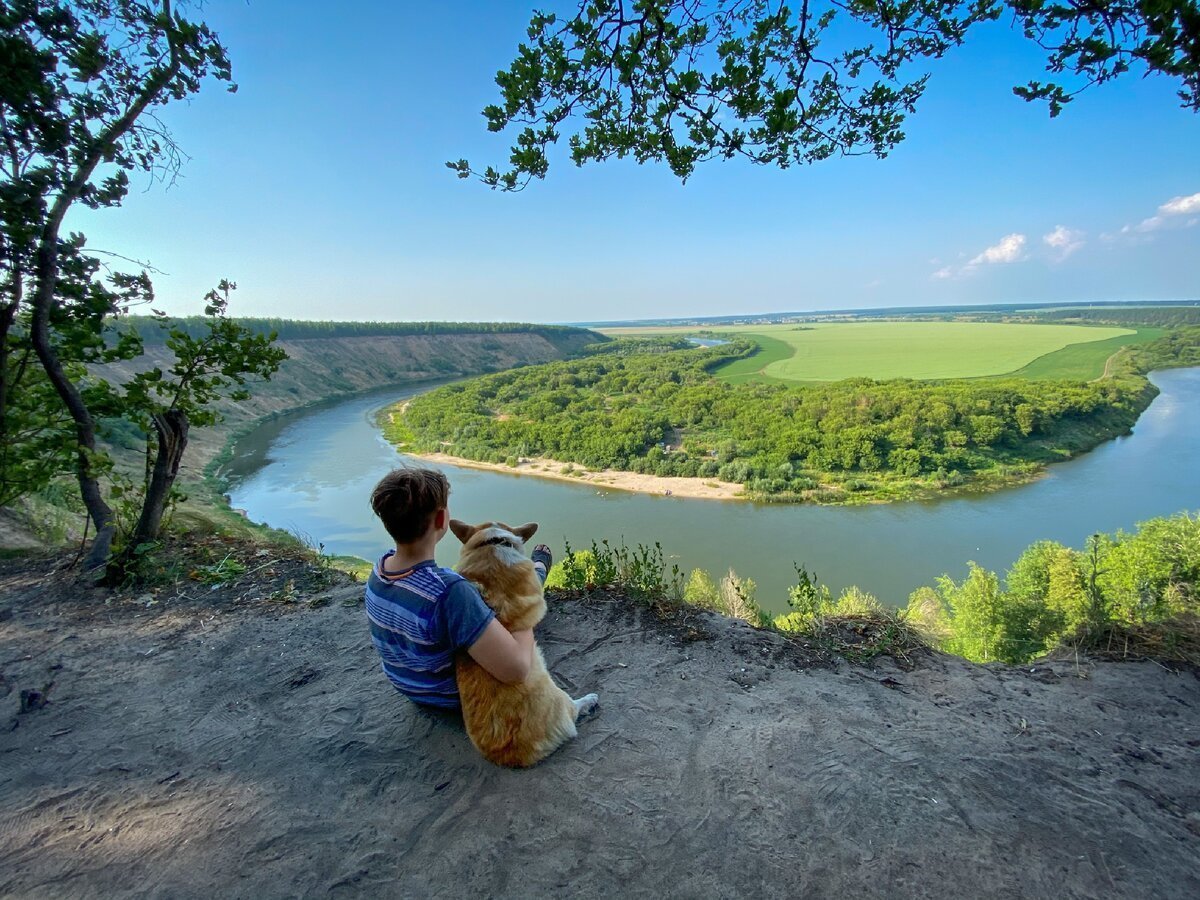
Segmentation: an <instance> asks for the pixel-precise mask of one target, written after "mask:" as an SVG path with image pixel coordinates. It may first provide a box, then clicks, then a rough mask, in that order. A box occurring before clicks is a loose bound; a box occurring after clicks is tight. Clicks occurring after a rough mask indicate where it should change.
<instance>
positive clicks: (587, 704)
mask: <svg viewBox="0 0 1200 900" xmlns="http://www.w3.org/2000/svg"><path fill="white" fill-rule="evenodd" d="M599 709H600V697H599V695H597V694H585V695H584V696H582V697H580V698H579V699H578V700H576V701H575V719H576V721H578V720H579V719H582V718H584V717H585V716H590V715H592V714H593V713H595V712H596V711H597V710H599Z"/></svg>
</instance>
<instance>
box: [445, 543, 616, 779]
mask: <svg viewBox="0 0 1200 900" xmlns="http://www.w3.org/2000/svg"><path fill="white" fill-rule="evenodd" d="M450 530H451V531H453V532H454V536H455V537H457V538H458V539H459V540H460V541H462V544H463V548H462V555H461V556H460V557H459V561H458V574H459V575H462V576H463V577H464V578H466V579H469V580H470V581H473V582H474V583H475V584H476V585H477V586H478V588H479V591H480V593H481V594H482V595H483V599H484V602H485V603H487V605H488V606H490V607H491V608H492V609H493V610H494V611H495V613H496V618H497V619H498V620H499V621H500V624H501V625H503V626H504V627H505V628H507V629H508V630H509V631H524V630H526V629H529V628H533V626H534V625H536V624H537V623H538V622H540V621H541V620H542V617H543V616H545V615H546V599H545V597H544V595H543V594H542V584H541V582H540V581H538V577H537V572H536V570H535V569H534V567H533V561H532V560H531V559H529V558H528V557H527V556H525V542H526V541H527V540H529V538H531V537H533V533H534V532H535V531H537V525H536V524H535V523H530V524H528V525H522V526H521V527H520V528H511V527H510V526H508V525H505V524H504V523H503V522H484V523H483V524H482V525H467V524H466V523H465V522H460V521H458V519H451V520H450ZM455 668H456V676H457V678H458V694H459V698H460V699H461V701H462V713H463V722H464V723H465V724H466V726H467V735H468V736H469V737H470V738H471V743H473V744H474V745H475V747H476V749H478V750H479V752H480V753H482V754H483V755H484V756H485V757H486V758H487V759H489V760H491V761H492V762H494V763H496V764H497V765H501V766H517V767H524V766H532V765H533V764H534V763H536V762H539V761H540V760H543V759H545V758H546V757H547V756H549V755H550V754H551V753H553V752H554V751H555V750H557V749H558V748H559V747H560V746H562V745H563V744H564V743H565V742H567V741H569V740H570V739H571V738H573V737H575V721H576V720H577V719H578V718H579V717H580V716H582V715H586V714H587V713H590V712H592V710H594V709H595V708H596V707H597V706H598V705H599V702H600V700H599V698H598V697H597V696H596V695H595V694H588V695H587V696H585V697H581V698H580V699H578V700H572V699H571V698H570V697H569V696H568V695H567V693H566V691H564V690H563V689H562V688H560V687H559V686H558V685H556V684H555V683H554V682H553V680H551V678H550V673H549V672H547V671H546V661H545V660H544V659H543V658H542V651H541V649H540V648H539V647H538V646H537V644H534V647H533V663H532V665H531V666H530V669H529V676H528V677H527V678H526V679H525V680H524V681H522V682H521V683H520V684H503V683H502V682H500V681H497V680H496V679H495V678H493V677H492V676H491V675H490V674H489V673H488V672H487V670H485V669H484V668H483V667H482V666H481V665H479V663H477V662H475V660H473V659H472V658H471V657H470V656H469V655H468V654H466V653H460V654H459V655H458V658H457V660H456V663H455Z"/></svg>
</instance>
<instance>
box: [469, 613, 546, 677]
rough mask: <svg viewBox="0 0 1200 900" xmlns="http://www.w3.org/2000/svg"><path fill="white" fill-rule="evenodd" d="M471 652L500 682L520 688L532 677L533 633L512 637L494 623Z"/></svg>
mask: <svg viewBox="0 0 1200 900" xmlns="http://www.w3.org/2000/svg"><path fill="white" fill-rule="evenodd" d="M467 652H468V653H469V654H471V658H472V659H473V660H475V662H477V663H479V664H480V665H481V666H483V667H484V668H485V669H486V670H487V671H488V673H489V674H491V676H492V677H493V678H495V679H496V680H497V681H501V682H503V683H504V684H518V683H520V682H522V681H524V680H525V678H526V677H527V676H528V675H529V668H530V666H532V665H533V631H531V630H528V629H527V630H525V631H514V632H511V633H510V632H509V631H508V629H507V628H505V627H504V626H503V625H501V624H500V623H499V622H498V621H497V620H496V619H492V621H490V622H488V625H487V628H485V629H484V630H483V634H481V635H480V636H479V639H478V640H476V641H475V643H473V644H472V645H471V646H470V647H468V648H467Z"/></svg>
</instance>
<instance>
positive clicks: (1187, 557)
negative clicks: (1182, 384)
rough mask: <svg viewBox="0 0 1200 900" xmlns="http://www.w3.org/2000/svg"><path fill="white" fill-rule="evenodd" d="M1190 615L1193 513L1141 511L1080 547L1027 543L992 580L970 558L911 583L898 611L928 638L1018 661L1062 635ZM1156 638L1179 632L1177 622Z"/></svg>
mask: <svg viewBox="0 0 1200 900" xmlns="http://www.w3.org/2000/svg"><path fill="white" fill-rule="evenodd" d="M1197 613H1200V516H1193V515H1189V514H1188V513H1179V514H1178V515H1174V516H1170V517H1168V518H1160V519H1151V520H1150V521H1148V522H1143V523H1142V524H1141V525H1139V526H1138V530H1137V531H1136V532H1134V533H1133V534H1126V533H1124V532H1118V533H1117V534H1115V535H1108V534H1098V535H1094V536H1093V537H1092V538H1091V540H1090V541H1089V542H1088V545H1087V547H1086V548H1085V549H1084V550H1082V551H1078V550H1073V549H1071V548H1069V547H1064V546H1063V545H1062V544H1058V543H1055V542H1053V541H1041V542H1039V543H1036V544H1034V545H1033V546H1031V547H1029V548H1028V549H1027V550H1026V551H1025V552H1024V553H1023V554H1022V555H1021V557H1020V558H1019V559H1018V560H1017V561H1016V562H1015V563H1013V566H1012V568H1011V569H1009V570H1008V573H1007V575H1006V576H1005V577H1004V579H1003V580H1002V579H1001V578H1000V577H999V576H998V575H997V574H996V573H995V572H989V571H987V570H985V569H983V568H981V567H980V566H977V565H976V564H975V563H970V565H969V569H968V574H967V577H966V578H965V579H963V581H961V582H956V581H954V580H953V579H952V578H950V577H949V576H943V577H942V578H940V579H939V580H938V583H937V585H936V587H924V588H920V589H919V590H917V591H916V592H914V593H913V595H912V597H911V598H910V600H909V605H908V610H907V617H908V619H909V621H910V622H912V623H913V624H915V625H917V626H918V627H919V628H920V629H921V630H922V631H923V632H924V633H925V635H926V636H927V638H929V639H930V640H932V642H933V643H935V644H937V645H938V646H940V647H941V648H942V649H944V650H948V651H949V652H951V653H957V654H959V655H960V656H965V657H967V658H968V659H972V660H975V661H977V662H988V661H990V660H1002V661H1004V662H1012V663H1017V662H1025V661H1027V660H1030V659H1033V658H1035V657H1038V656H1041V655H1042V654H1044V653H1046V652H1047V651H1048V650H1051V649H1052V648H1054V647H1055V646H1057V645H1058V644H1060V643H1062V642H1063V641H1071V640H1088V641H1090V643H1092V644H1093V645H1094V644H1095V643H1096V638H1097V636H1102V635H1104V634H1106V633H1107V632H1108V631H1109V630H1110V629H1112V628H1120V629H1132V630H1135V631H1136V630H1139V629H1153V628H1154V626H1161V625H1163V624H1164V623H1175V625H1177V626H1182V625H1184V624H1185V622H1186V619H1187V617H1191V619H1192V620H1193V621H1194V620H1195V617H1196V616H1197ZM1158 639H1159V640H1162V641H1170V640H1179V639H1182V634H1181V632H1180V631H1179V629H1178V628H1175V629H1170V628H1169V629H1166V630H1165V631H1161V634H1159V635H1158Z"/></svg>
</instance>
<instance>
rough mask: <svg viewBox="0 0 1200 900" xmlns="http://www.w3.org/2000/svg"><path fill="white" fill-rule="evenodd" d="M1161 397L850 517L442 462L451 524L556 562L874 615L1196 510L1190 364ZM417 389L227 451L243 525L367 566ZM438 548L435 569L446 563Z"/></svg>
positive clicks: (377, 544) (446, 553) (779, 603)
mask: <svg viewBox="0 0 1200 900" xmlns="http://www.w3.org/2000/svg"><path fill="white" fill-rule="evenodd" d="M1152 380H1153V382H1154V383H1155V384H1156V385H1157V386H1158V387H1159V388H1160V390H1161V391H1162V393H1161V394H1160V395H1159V396H1158V397H1157V398H1156V399H1155V400H1154V402H1153V403H1152V404H1151V406H1150V407H1149V408H1148V409H1147V410H1146V412H1145V413H1143V414H1142V417H1141V419H1139V420H1138V423H1137V426H1136V427H1135V429H1134V432H1133V434H1131V435H1129V436H1126V437H1122V438H1117V439H1116V440H1114V441H1110V442H1108V443H1106V444H1103V445H1102V446H1100V447H1098V448H1097V449H1095V450H1093V451H1092V452H1091V453H1088V454H1085V455H1083V456H1081V457H1079V458H1078V459H1075V460H1071V461H1069V462H1065V463H1059V464H1057V465H1054V466H1052V467H1050V469H1049V472H1048V473H1047V474H1046V476H1045V477H1044V478H1041V479H1040V480H1038V481H1036V482H1033V483H1031V484H1027V485H1022V486H1020V487H1014V488H1009V489H1005V490H1003V491H999V492H997V493H992V494H985V495H974V496H961V497H950V498H946V499H941V500H935V501H930V502H908V503H894V504H889V505H873V506H859V507H819V506H788V505H771V504H754V503H746V502H739V501H726V502H722V501H713V500H688V499H684V498H677V497H660V496H651V495H645V494H631V493H626V492H623V491H615V490H598V489H597V488H596V487H595V486H593V485H574V484H570V483H568V482H560V481H548V480H545V479H540V478H536V477H533V476H528V475H508V474H502V473H494V472H483V471H478V470H474V469H465V468H459V467H457V466H442V467H441V468H443V469H444V470H445V471H446V473H447V475H448V476H449V478H450V482H451V485H452V487H453V494H452V496H451V512H452V513H453V515H455V516H457V517H458V518H461V519H464V520H466V521H470V522H477V521H484V520H487V519H502V520H504V521H507V522H511V523H513V524H517V523H519V522H526V521H536V522H539V523H541V531H540V532H539V534H538V537H539V539H540V540H543V541H545V542H546V543H548V544H550V546H551V547H552V548H553V549H554V551H555V554H556V556H558V555H561V553H562V549H563V543H564V540H567V541H570V543H571V545H572V546H573V547H576V548H581V547H587V546H589V545H590V543H591V541H592V540H593V539H596V540H599V539H601V538H608V539H609V541H610V542H612V543H617V542H619V541H620V540H622V539H623V540H624V541H625V543H626V544H628V545H630V546H633V545H636V544H638V543H645V544H652V543H654V542H655V541H658V542H660V543H661V544H662V547H663V551H664V553H665V554H666V556H667V557H668V562H675V563H678V565H679V566H680V568H681V569H683V570H685V571H686V570H688V569H690V568H692V567H696V566H699V567H702V568H705V569H707V570H709V571H710V572H712V573H713V574H714V575H720V574H722V573H723V572H724V571H726V570H727V569H729V568H730V567H732V568H734V569H735V570H736V571H737V572H738V574H739V575H741V576H743V577H746V576H748V577H750V578H753V579H754V580H755V581H756V582H757V584H758V599H759V601H760V602H761V603H762V604H763V605H764V606H766V607H767V608H768V609H771V610H772V611H775V612H779V611H783V610H784V609H785V608H786V589H787V586H788V585H789V584H791V583H793V575H794V573H793V562H799V563H803V564H805V565H806V566H807V567H808V568H809V569H810V570H812V571H815V572H816V574H817V575H818V576H819V577H820V579H821V580H822V581H823V582H825V583H827V584H829V585H830V586H831V587H832V588H833V589H834V590H835V592H836V591H838V590H840V589H841V588H844V587H846V586H848V585H851V584H857V585H858V586H859V587H861V588H862V589H864V590H867V591H870V592H871V593H873V594H875V595H876V596H878V597H879V598H880V599H881V600H883V601H884V602H885V603H889V604H892V605H903V604H904V603H905V602H906V601H907V598H908V594H909V593H910V592H911V591H912V590H913V589H915V588H917V587H919V586H920V585H922V584H930V583H932V581H933V579H935V578H936V577H937V576H939V575H941V574H943V573H949V574H950V575H951V576H953V577H954V578H956V579H957V578H961V577H963V575H964V574H965V571H966V564H967V561H968V560H975V561H976V562H978V563H980V564H981V565H983V566H986V567H987V568H990V569H997V570H1001V571H1003V570H1004V569H1005V568H1007V567H1008V565H1009V564H1010V563H1011V562H1012V561H1013V560H1014V559H1015V558H1016V557H1017V556H1018V555H1019V554H1020V553H1021V551H1022V550H1023V549H1024V548H1025V547H1026V546H1027V545H1029V544H1030V543H1032V542H1034V541H1038V540H1043V539H1052V540H1057V541H1061V542H1063V543H1064V544H1068V545H1070V546H1075V547H1079V546H1082V544H1083V542H1084V540H1085V539H1086V538H1087V536H1088V535H1089V534H1091V533H1093V532H1096V531H1115V530H1117V529H1120V528H1124V529H1127V530H1128V529H1131V528H1133V526H1134V525H1135V524H1137V523H1138V522H1139V521H1142V520H1143V519H1147V518H1150V517H1153V516H1161V515H1167V514H1170V513H1174V512H1178V511H1180V510H1196V509H1197V508H1200V368H1195V369H1177V370H1173V371H1166V372H1158V373H1155V374H1154V375H1153V376H1152ZM426 388H427V386H422V387H421V388H411V389H408V390H407V391H406V390H404V389H397V388H392V389H389V390H387V391H383V392H376V393H373V394H367V395H360V396H357V397H355V398H353V399H349V400H345V401H342V402H340V403H338V404H336V405H333V406H330V407H326V408H323V409H316V410H312V411H307V412H302V413H296V414H294V415H292V416H289V417H283V418H280V419H276V420H274V421H272V422H269V423H266V424H264V425H262V426H260V427H259V428H257V429H255V430H254V431H252V432H251V433H249V434H248V435H247V436H245V437H244V438H242V439H241V440H239V441H238V442H237V444H236V446H235V448H234V459H233V460H232V462H231V463H230V464H229V466H228V467H227V468H226V469H225V473H226V474H227V475H228V476H229V479H230V494H231V500H232V505H233V506H234V507H235V508H240V509H243V510H245V511H246V514H247V516H248V517H249V518H250V519H252V520H253V521H255V522H264V523H267V524H269V525H272V526H275V527H277V528H282V529H286V530H289V531H293V532H295V533H297V534H300V535H302V536H303V537H305V538H307V539H308V540H310V541H312V542H313V543H318V542H319V543H323V544H324V545H325V550H326V552H330V553H340V554H352V555H355V556H361V557H364V558H367V559H372V558H374V557H375V556H376V555H377V554H379V553H380V552H381V551H382V550H383V549H384V548H385V547H386V546H387V545H388V539H387V535H386V534H385V532H384V531H383V529H382V527H380V525H379V524H378V522H377V521H376V520H375V517H374V516H373V515H372V513H371V510H370V508H369V506H368V503H367V497H368V496H369V494H370V491H371V488H372V486H373V485H374V484H375V482H376V481H377V480H378V478H379V477H380V476H381V475H382V474H383V473H384V472H386V471H387V470H388V469H389V468H391V467H393V466H395V465H397V464H399V463H401V462H403V461H404V458H403V457H401V456H400V455H399V454H397V453H396V451H395V449H394V448H393V447H392V446H391V445H390V444H388V443H387V442H386V441H385V440H384V439H383V437H382V436H381V435H380V434H379V431H378V430H377V429H376V428H375V426H374V422H373V420H374V413H375V411H376V410H378V409H379V408H380V407H381V406H384V405H386V404H387V403H391V402H393V401H395V400H397V399H400V398H403V397H405V396H411V395H412V394H413V393H415V392H417V391H418V390H425V389H426ZM457 556H458V543H457V541H455V540H454V539H453V537H448V538H447V539H446V540H444V541H443V542H442V544H441V545H440V546H439V549H438V560H439V561H440V562H441V563H442V564H443V565H453V563H454V562H455V560H456V559H457Z"/></svg>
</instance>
